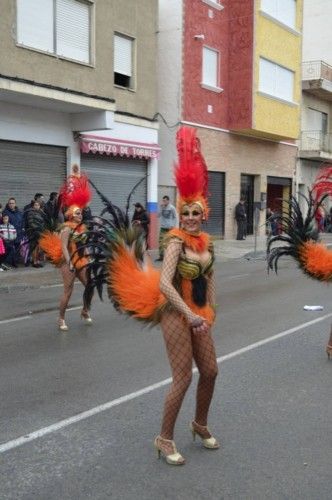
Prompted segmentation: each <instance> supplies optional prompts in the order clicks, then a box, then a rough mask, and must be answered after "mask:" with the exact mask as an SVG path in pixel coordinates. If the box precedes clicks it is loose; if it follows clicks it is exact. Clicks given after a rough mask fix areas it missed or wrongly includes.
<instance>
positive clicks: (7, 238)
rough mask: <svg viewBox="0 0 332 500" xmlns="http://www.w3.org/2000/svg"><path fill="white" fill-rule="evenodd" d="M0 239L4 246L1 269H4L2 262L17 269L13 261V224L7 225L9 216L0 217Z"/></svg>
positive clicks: (14, 237)
mask: <svg viewBox="0 0 332 500" xmlns="http://www.w3.org/2000/svg"><path fill="white" fill-rule="evenodd" d="M0 237H1V239H2V241H3V243H4V246H5V255H4V259H2V260H1V267H4V268H6V266H5V265H4V264H2V262H3V260H5V262H6V263H7V264H9V265H11V266H13V267H17V264H16V259H15V240H16V237H17V233H16V229H15V227H14V226H13V224H10V223H9V216H8V215H7V214H4V215H3V216H2V224H0Z"/></svg>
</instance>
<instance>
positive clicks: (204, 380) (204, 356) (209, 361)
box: [160, 240, 218, 452]
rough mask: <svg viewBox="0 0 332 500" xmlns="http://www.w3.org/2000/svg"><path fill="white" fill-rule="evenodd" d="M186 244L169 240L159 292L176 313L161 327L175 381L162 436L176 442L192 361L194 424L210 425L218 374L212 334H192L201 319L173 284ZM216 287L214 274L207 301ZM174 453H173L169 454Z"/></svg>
mask: <svg viewBox="0 0 332 500" xmlns="http://www.w3.org/2000/svg"><path fill="white" fill-rule="evenodd" d="M182 245H183V243H182V242H181V241H178V240H173V241H170V243H169V245H168V246H167V248H166V252H165V256H164V262H163V268H162V272H161V279H160V289H161V291H162V292H163V294H164V295H165V296H166V298H167V299H168V301H169V302H170V304H171V305H172V306H173V307H174V310H172V311H167V312H164V313H163V316H162V319H161V327H162V330H163V336H164V340H165V344H166V350H167V355H168V358H169V362H170V365H171V370H172V376H173V381H172V385H171V387H170V390H169V392H168V394H167V396H166V400H165V406H164V414H163V419H162V426H161V433H160V435H161V437H162V438H164V439H170V440H172V439H173V434H174V426H175V421H176V418H177V415H178V413H179V410H180V408H181V404H182V401H183V398H184V396H185V393H186V391H187V389H188V387H189V385H190V382H191V378H192V360H193V359H194V360H195V363H196V365H197V368H198V371H199V374H200V376H199V381H198V386H197V394H196V413H195V421H196V422H197V423H198V424H200V425H203V426H206V424H207V415H208V411H209V407H210V403H211V399H212V395H213V390H214V384H215V379H216V376H217V373H218V367H217V362H216V353H215V348H214V343H213V339H212V336H211V332H210V331H209V332H208V333H205V334H202V333H193V331H192V329H191V327H190V325H191V324H192V323H193V322H195V320H196V321H197V320H198V319H200V317H199V316H197V315H196V314H194V313H193V312H192V311H191V309H190V308H189V307H188V306H187V305H186V304H185V302H184V301H183V299H182V298H181V296H180V294H179V293H178V292H177V291H176V289H175V288H174V286H173V284H172V282H173V278H174V275H175V272H176V267H177V263H178V259H179V256H180V252H181V250H182ZM214 296H215V286H214V280H213V275H212V273H211V274H210V276H209V277H208V291H207V300H208V302H209V303H210V304H214ZM170 452H171V451H170Z"/></svg>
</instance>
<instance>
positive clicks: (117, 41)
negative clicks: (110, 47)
mask: <svg viewBox="0 0 332 500" xmlns="http://www.w3.org/2000/svg"><path fill="white" fill-rule="evenodd" d="M114 72H115V73H120V74H122V75H126V76H132V40H130V38H126V37H124V36H119V35H115V36H114Z"/></svg>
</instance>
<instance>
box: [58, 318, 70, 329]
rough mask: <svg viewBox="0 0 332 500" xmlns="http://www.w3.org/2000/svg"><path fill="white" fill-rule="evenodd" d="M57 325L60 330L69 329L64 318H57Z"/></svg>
mask: <svg viewBox="0 0 332 500" xmlns="http://www.w3.org/2000/svg"><path fill="white" fill-rule="evenodd" d="M58 327H59V330H61V331H62V332H67V331H68V330H69V328H68V326H67V325H66V323H65V320H64V319H59V323H58Z"/></svg>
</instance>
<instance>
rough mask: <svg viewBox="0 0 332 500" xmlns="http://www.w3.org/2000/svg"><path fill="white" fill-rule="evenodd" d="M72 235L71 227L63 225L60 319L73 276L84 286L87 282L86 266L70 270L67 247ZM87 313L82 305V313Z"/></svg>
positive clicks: (64, 310)
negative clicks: (63, 260)
mask: <svg viewBox="0 0 332 500" xmlns="http://www.w3.org/2000/svg"><path fill="white" fill-rule="evenodd" d="M77 227H79V225H77ZM80 227H84V228H85V226H83V225H81V226H80ZM73 236H74V233H73V231H72V230H71V228H70V227H69V226H66V227H64V229H63V230H62V232H61V244H62V252H63V256H64V259H65V262H64V264H62V266H61V267H60V271H61V274H62V279H63V294H62V297H61V300H60V307H59V309H60V320H64V319H65V314H66V309H67V307H68V303H69V300H70V297H71V294H72V293H73V288H74V282H75V278H78V279H79V280H80V282H81V283H82V284H83V286H84V287H85V286H86V284H87V275H86V268H81V269H79V270H78V269H75V270H73V271H71V265H72V264H70V259H71V257H72V256H71V255H70V254H69V248H70V241H71V238H73ZM76 260H77V257H76ZM87 314H88V308H87V307H86V305H83V308H82V315H83V316H84V317H85V316H86V315H87Z"/></svg>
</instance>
